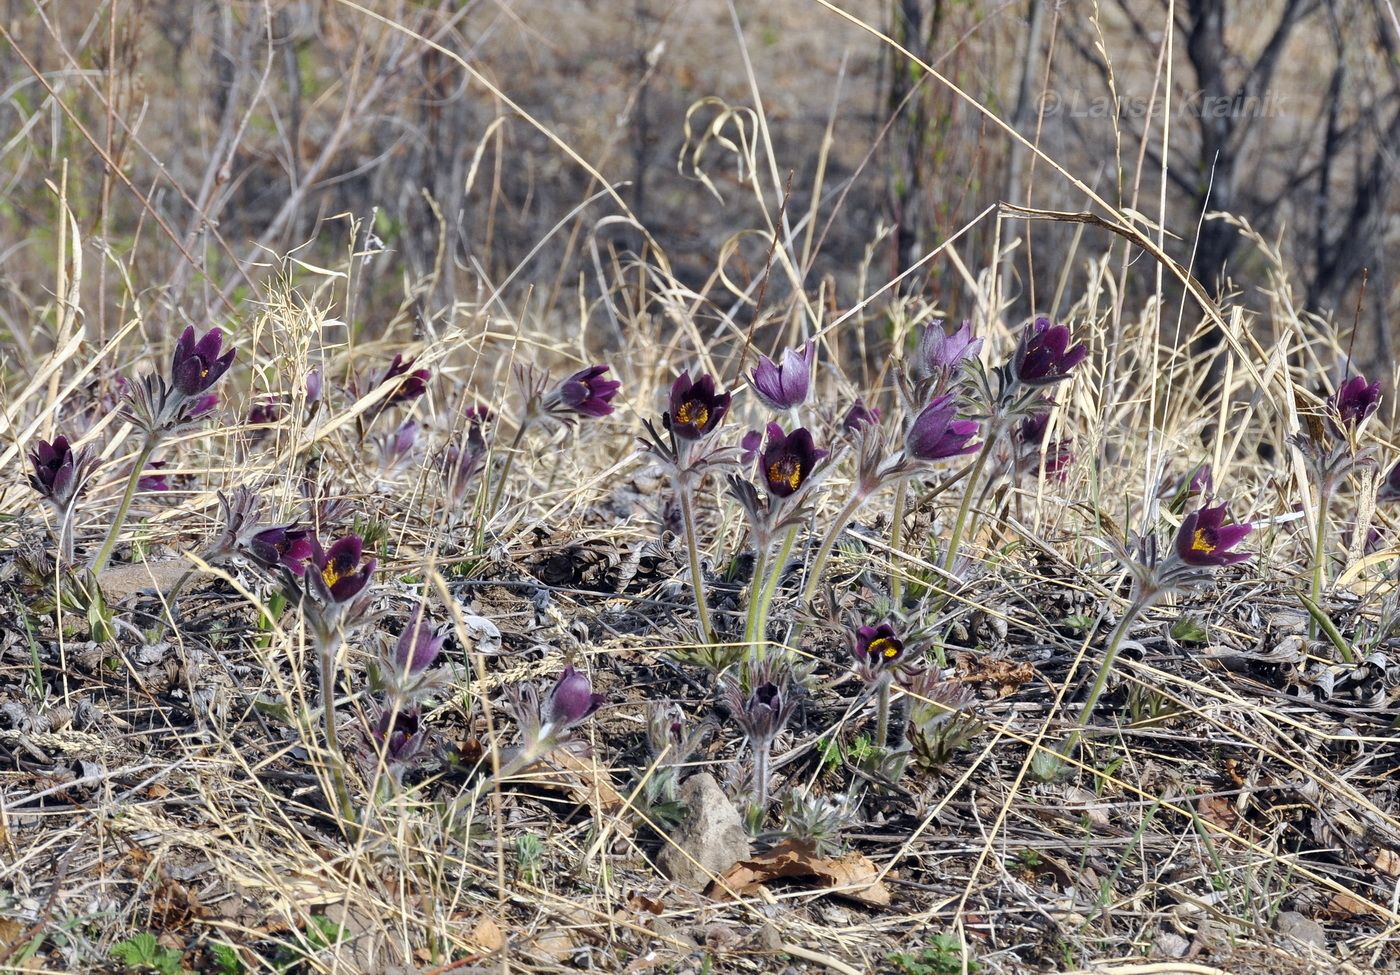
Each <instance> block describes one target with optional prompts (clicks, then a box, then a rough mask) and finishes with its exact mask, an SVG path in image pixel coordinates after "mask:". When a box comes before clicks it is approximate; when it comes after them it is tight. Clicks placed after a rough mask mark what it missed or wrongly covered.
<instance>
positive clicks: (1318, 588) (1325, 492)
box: [1308, 478, 1332, 640]
mask: <svg viewBox="0 0 1400 975" xmlns="http://www.w3.org/2000/svg"><path fill="white" fill-rule="evenodd" d="M1331 500H1332V490H1331V485H1329V484H1328V483H1327V481H1326V479H1325V478H1324V479H1323V481H1322V483H1320V484H1319V485H1318V486H1317V532H1316V534H1315V535H1314V537H1313V550H1312V563H1313V564H1312V589H1311V591H1310V593H1309V595H1311V596H1312V601H1313V605H1314V606H1321V605H1322V582H1323V576H1324V575H1325V574H1326V568H1327V506H1328V505H1329V504H1330V503H1331ZM1317 633H1318V629H1317V620H1315V619H1312V618H1311V616H1310V617H1309V620H1308V638H1309V639H1312V640H1316V639H1317Z"/></svg>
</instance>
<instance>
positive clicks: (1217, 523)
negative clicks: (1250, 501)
mask: <svg viewBox="0 0 1400 975" xmlns="http://www.w3.org/2000/svg"><path fill="white" fill-rule="evenodd" d="M1253 528H1254V526H1253V525H1227V524H1225V505H1224V504H1218V505H1216V506H1215V507H1213V508H1211V507H1206V508H1201V509H1199V510H1197V511H1193V512H1191V513H1190V514H1189V515H1187V516H1186V517H1185V518H1184V519H1182V522H1181V528H1180V530H1179V531H1177V533H1176V554H1177V556H1178V557H1179V558H1180V559H1181V561H1182V562H1185V563H1186V564H1187V565H1192V566H1197V567H1200V568H1209V567H1212V566H1222V565H1234V564H1236V563H1237V562H1243V561H1245V560H1246V559H1248V558H1249V557H1250V555H1251V554H1252V553H1250V552H1232V551H1231V549H1233V548H1234V547H1235V546H1236V545H1238V544H1239V543H1240V542H1242V541H1244V537H1245V536H1246V535H1248V534H1249V533H1250V532H1251V531H1252V530H1253Z"/></svg>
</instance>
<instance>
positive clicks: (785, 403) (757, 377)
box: [749, 342, 816, 413]
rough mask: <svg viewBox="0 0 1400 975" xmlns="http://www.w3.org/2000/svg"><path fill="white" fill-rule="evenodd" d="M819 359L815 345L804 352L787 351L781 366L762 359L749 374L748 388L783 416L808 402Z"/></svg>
mask: <svg viewBox="0 0 1400 975" xmlns="http://www.w3.org/2000/svg"><path fill="white" fill-rule="evenodd" d="M815 358H816V343H814V342H808V343H807V344H806V346H804V347H803V348H802V350H801V351H798V350H796V349H786V350H784V351H783V358H782V362H781V363H780V364H777V365H774V363H773V360H772V359H770V358H768V357H767V356H766V355H765V356H760V357H759V360H758V365H756V366H754V368H753V370H752V371H751V372H750V373H749V386H750V388H751V389H753V391H754V395H755V396H757V397H758V398H759V399H760V400H762V401H763V403H764V405H765V406H767V407H768V408H769V409H770V410H776V411H778V412H780V413H781V412H784V411H786V410H791V409H795V408H796V407H799V406H801V405H803V404H804V403H806V402H807V398H808V396H810V395H811V392H812V364H813V360H814V359H815Z"/></svg>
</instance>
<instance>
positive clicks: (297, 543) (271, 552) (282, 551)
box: [243, 522, 316, 577]
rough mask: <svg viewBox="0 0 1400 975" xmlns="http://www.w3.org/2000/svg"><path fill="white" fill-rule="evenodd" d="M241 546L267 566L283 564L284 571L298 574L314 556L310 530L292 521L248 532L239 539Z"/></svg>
mask: <svg viewBox="0 0 1400 975" xmlns="http://www.w3.org/2000/svg"><path fill="white" fill-rule="evenodd" d="M243 547H244V549H245V550H246V551H247V553H248V554H249V555H250V556H252V557H253V558H254V559H255V560H256V561H258V562H260V563H262V564H263V565H265V566H268V567H269V568H271V567H274V566H279V565H280V566H283V567H285V568H286V569H287V571H288V572H291V573H292V574H293V575H295V576H298V577H300V576H301V575H302V574H303V573H304V572H305V571H306V566H307V565H308V563H310V562H311V561H312V560H313V559H314V558H315V557H316V549H315V547H314V546H313V544H312V539H311V535H310V532H308V531H307V530H306V529H304V528H298V527H297V526H296V522H290V523H288V524H285V525H269V526H268V527H266V528H263V529H261V530H259V531H255V532H253V533H252V534H250V535H249V536H248V538H247V540H246V541H245V542H244V543H243Z"/></svg>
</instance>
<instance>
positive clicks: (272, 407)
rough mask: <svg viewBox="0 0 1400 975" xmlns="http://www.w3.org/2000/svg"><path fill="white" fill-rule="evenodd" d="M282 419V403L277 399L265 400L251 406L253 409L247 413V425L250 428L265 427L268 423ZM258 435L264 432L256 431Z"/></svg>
mask: <svg viewBox="0 0 1400 975" xmlns="http://www.w3.org/2000/svg"><path fill="white" fill-rule="evenodd" d="M280 419H282V402H281V400H279V399H267V400H263V401H261V402H258V403H254V404H253V408H252V409H251V410H249V411H248V424H249V425H250V426H265V425H267V424H269V423H276V422H277V421H278V420H280ZM258 432H259V433H260V434H261V433H263V432H265V431H261V430H260V431H258Z"/></svg>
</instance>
